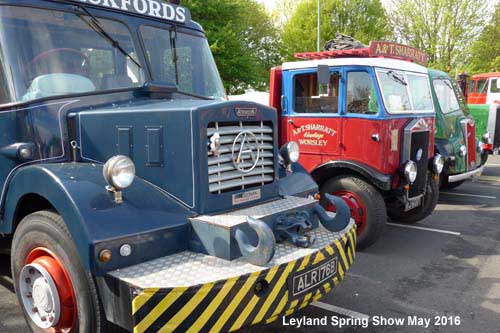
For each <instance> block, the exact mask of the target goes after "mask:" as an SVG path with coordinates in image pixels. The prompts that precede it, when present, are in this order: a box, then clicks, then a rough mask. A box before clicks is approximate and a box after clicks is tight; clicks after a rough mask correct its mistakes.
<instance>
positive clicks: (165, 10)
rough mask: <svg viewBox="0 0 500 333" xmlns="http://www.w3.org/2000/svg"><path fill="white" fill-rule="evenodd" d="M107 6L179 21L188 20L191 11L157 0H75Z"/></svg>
mask: <svg viewBox="0 0 500 333" xmlns="http://www.w3.org/2000/svg"><path fill="white" fill-rule="evenodd" d="M75 1H77V2H83V3H88V4H91V5H97V6H102V7H107V8H113V9H119V10H123V11H127V12H132V13H136V14H141V15H147V16H152V17H156V18H160V19H165V20H168V21H175V22H179V23H184V22H186V19H187V18H188V16H189V12H188V11H187V9H186V8H184V7H179V6H175V5H173V4H169V3H163V2H160V1H157V0H75Z"/></svg>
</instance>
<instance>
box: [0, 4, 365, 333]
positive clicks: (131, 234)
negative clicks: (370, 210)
mask: <svg viewBox="0 0 500 333" xmlns="http://www.w3.org/2000/svg"><path fill="white" fill-rule="evenodd" d="M0 27H1V29H0V46H1V48H0V87H1V90H0V128H1V130H0V181H1V183H2V192H1V199H0V202H1V220H0V244H2V246H4V247H6V248H9V249H10V255H11V270H12V275H13V280H14V285H15V291H16V293H17V295H18V299H19V303H20V305H21V308H22V309H23V311H24V315H25V317H26V319H27V323H28V325H29V327H30V328H31V329H32V330H33V331H34V332H80V333H94V332H112V331H114V330H123V329H125V330H127V331H133V332H155V333H157V332H160V333H162V332H183V333H186V332H189V333H195V332H207V333H208V332H211V333H214V332H232V331H236V330H238V329H240V328H241V327H245V326H249V325H253V324H257V323H263V322H270V321H273V320H275V319H277V318H279V316H281V315H287V314H291V313H292V312H294V311H296V310H298V309H300V308H302V307H304V306H306V305H308V304H310V303H311V302H313V301H314V300H317V299H319V298H321V297H322V296H323V295H325V294H326V293H328V292H329V291H330V290H331V289H332V288H334V287H335V286H337V284H338V283H339V282H340V281H341V280H342V279H343V278H344V277H345V274H346V271H347V270H348V269H349V267H350V266H351V264H352V262H353V260H354V257H355V247H356V232H355V226H354V222H353V221H352V220H351V219H350V214H349V210H348V208H347V206H346V205H345V203H344V202H343V201H342V200H341V199H339V198H337V197H334V196H329V195H327V196H326V197H325V198H322V200H329V201H330V202H331V204H332V205H334V206H335V207H336V213H327V212H326V211H325V210H324V209H323V208H321V206H320V205H319V204H318V200H317V199H318V197H317V194H316V193H317V191H318V190H317V187H316V184H315V183H314V182H313V181H312V180H311V178H310V177H309V176H308V175H307V173H305V172H304V169H303V168H301V167H300V165H298V164H297V163H296V161H297V160H298V158H299V151H298V147H297V144H295V143H294V142H289V143H287V144H285V145H284V146H283V147H281V149H279V148H278V139H277V138H278V127H277V126H278V124H277V114H276V111H275V110H273V109H271V108H268V107H265V106H262V105H258V104H254V103H248V102H228V101H227V100H226V97H225V92H224V89H223V85H222V83H221V80H220V77H219V74H218V71H217V68H216V66H215V62H214V59H213V57H212V54H211V52H210V48H209V45H208V43H207V40H206V38H205V35H204V32H203V29H202V27H201V26H200V25H199V24H197V23H195V22H194V21H192V20H191V16H190V13H189V10H188V9H186V8H184V7H181V6H180V5H177V4H174V3H173V2H170V3H169V2H163V1H159V0H147V1H146V0H80V1H65V0H57V1H56V0H54V1H48V0H29V1H27V0H15V1H14V0H1V1H0Z"/></svg>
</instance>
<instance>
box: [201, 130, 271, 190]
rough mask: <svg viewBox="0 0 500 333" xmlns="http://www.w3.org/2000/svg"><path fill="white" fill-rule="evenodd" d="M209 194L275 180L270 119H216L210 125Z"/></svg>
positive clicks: (250, 186)
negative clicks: (266, 120) (247, 120)
mask: <svg viewBox="0 0 500 333" xmlns="http://www.w3.org/2000/svg"><path fill="white" fill-rule="evenodd" d="M207 151H208V180H209V191H210V193H218V194H220V193H225V192H230V191H237V190H243V189H248V188H252V187H258V186H262V185H265V184H269V183H272V182H273V181H274V175H275V170H274V133H273V124H272V123H270V122H234V123H223V122H215V123H211V124H209V125H208V128H207Z"/></svg>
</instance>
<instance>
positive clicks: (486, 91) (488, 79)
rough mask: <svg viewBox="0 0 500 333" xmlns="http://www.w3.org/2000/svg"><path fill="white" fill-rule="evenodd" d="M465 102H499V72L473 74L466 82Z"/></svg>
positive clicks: (488, 103) (489, 103)
mask: <svg viewBox="0 0 500 333" xmlns="http://www.w3.org/2000/svg"><path fill="white" fill-rule="evenodd" d="M466 96H467V104H487V105H491V104H500V73H499V72H492V73H483V74H476V75H473V76H472V77H471V78H470V80H468V82H467V87H466Z"/></svg>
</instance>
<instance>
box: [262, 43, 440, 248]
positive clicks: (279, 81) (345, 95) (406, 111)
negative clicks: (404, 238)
mask: <svg viewBox="0 0 500 333" xmlns="http://www.w3.org/2000/svg"><path fill="white" fill-rule="evenodd" d="M296 58H298V59H299V60H300V61H295V62H288V63H284V64H283V65H282V66H279V67H276V68H273V69H272V70H271V80H270V105H271V106H272V107H274V108H276V109H277V110H278V114H279V122H280V124H281V126H280V134H279V138H280V144H284V143H286V142H291V141H295V142H297V143H298V144H299V146H300V151H301V158H300V162H301V164H303V166H304V167H305V168H306V169H307V171H309V172H310V173H311V174H312V176H313V178H314V179H315V180H316V181H317V183H318V184H319V186H320V188H321V193H322V195H324V194H325V193H330V194H335V195H337V196H341V197H342V198H343V199H344V200H345V201H346V203H347V204H348V205H349V207H350V209H351V215H352V217H353V218H354V219H355V221H356V224H357V232H358V249H363V248H366V247H368V246H370V245H371V244H373V243H374V242H375V241H376V240H377V239H378V238H379V236H380V235H381V233H382V231H383V229H384V226H385V224H386V221H387V220H388V217H389V218H391V219H392V220H394V221H397V222H403V223H416V222H418V221H420V220H422V219H424V218H425V217H427V216H428V215H430V214H431V213H432V211H433V210H434V208H435V206H436V204H437V200H438V192H439V190H438V182H439V175H440V173H441V172H442V170H443V164H444V159H443V157H442V156H440V155H438V154H435V152H434V134H435V108H434V103H433V99H432V95H431V90H430V85H429V77H428V70H427V68H426V67H424V66H422V65H419V64H417V63H418V62H420V63H425V62H426V59H427V56H426V55H425V54H424V53H423V52H421V51H419V50H417V49H414V48H411V47H408V46H405V45H400V44H395V43H388V42H372V43H371V44H370V47H367V48H362V49H353V50H342V51H325V52H311V53H302V54H297V55H296ZM325 205H326V203H325Z"/></svg>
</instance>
